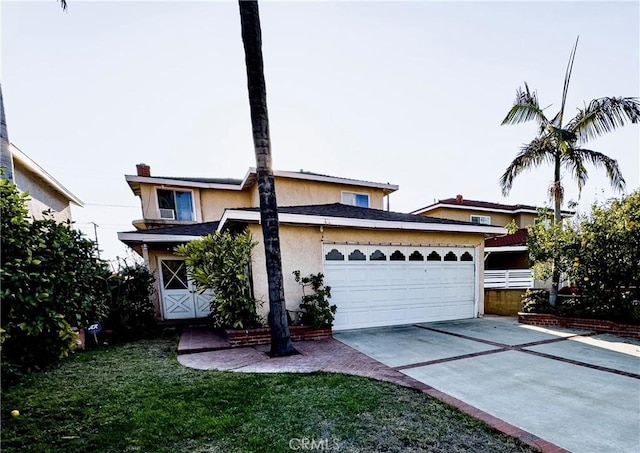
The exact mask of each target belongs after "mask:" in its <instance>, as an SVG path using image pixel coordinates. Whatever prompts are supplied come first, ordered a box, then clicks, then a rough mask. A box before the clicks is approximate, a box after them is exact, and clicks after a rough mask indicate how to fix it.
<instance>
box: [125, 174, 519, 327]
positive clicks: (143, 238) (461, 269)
mask: <svg viewBox="0 0 640 453" xmlns="http://www.w3.org/2000/svg"><path fill="white" fill-rule="evenodd" d="M137 169H138V171H137V175H135V176H126V180H127V182H128V183H129V186H130V187H131V189H132V191H133V193H134V194H135V195H137V196H138V197H140V200H141V203H142V213H143V218H142V219H140V220H135V221H134V222H133V223H134V225H135V226H136V227H137V228H138V230H137V231H129V232H122V233H118V238H119V239H120V240H121V241H122V242H124V243H125V244H127V245H129V246H130V247H131V248H133V249H134V250H136V251H137V252H138V253H139V254H140V255H142V256H143V257H144V260H145V261H146V262H147V263H148V265H149V267H150V269H151V270H152V271H153V272H154V274H155V275H156V280H157V287H158V288H157V289H158V295H159V297H158V299H157V304H156V306H157V315H158V318H159V319H162V320H174V319H189V318H197V317H203V316H206V315H207V314H208V312H209V307H208V297H210V295H201V294H198V293H197V292H195V291H194V288H193V284H192V282H191V281H190V280H189V278H188V275H187V272H186V268H185V265H184V260H182V259H181V258H179V257H177V256H176V255H175V254H174V253H173V249H174V248H175V246H176V245H178V244H181V243H184V242H187V241H189V240H192V239H197V238H200V237H201V236H203V235H206V234H208V233H213V232H214V231H224V230H226V229H231V228H233V229H237V228H247V229H248V230H249V231H250V232H251V234H252V236H253V238H254V240H256V241H257V242H259V243H260V244H259V245H258V246H257V247H256V248H255V249H254V252H253V267H252V275H253V282H252V283H253V290H254V293H255V295H256V298H257V299H259V300H263V301H264V302H265V304H264V305H263V307H262V314H263V315H266V310H268V289H267V278H266V269H265V259H264V246H263V244H262V243H261V242H262V229H261V226H260V212H259V208H258V205H259V202H258V190H257V183H256V175H255V171H254V170H253V169H250V170H249V172H248V173H247V174H246V176H245V177H244V178H243V179H209V178H179V177H157V176H152V175H151V172H150V169H149V167H148V166H146V165H143V164H141V165H138V166H137ZM274 177H275V184H276V189H277V194H278V195H277V196H278V204H279V208H278V211H279V220H280V242H281V251H282V265H283V277H284V286H285V297H286V303H287V308H288V309H289V310H295V309H297V308H298V306H299V303H300V299H301V296H302V291H301V288H300V286H299V285H298V284H297V283H296V282H295V280H294V277H293V275H292V273H293V271H295V270H300V271H301V272H302V274H303V275H307V274H311V273H318V272H322V273H323V274H324V275H325V283H326V284H327V285H329V286H331V288H332V291H331V292H332V296H333V297H332V299H331V302H332V303H334V304H336V305H337V306H338V311H337V314H336V319H335V323H334V329H336V330H341V329H352V328H363V327H374V326H386V325H398V324H407V323H414V322H427V321H437V320H445V319H460V318H472V317H475V316H478V315H479V314H482V313H483V300H484V299H483V297H484V294H483V286H482V279H483V268H484V266H483V260H482V257H483V253H484V251H483V247H484V239H485V238H486V237H487V236H491V235H499V234H504V233H506V230H505V229H504V228H502V227H496V226H491V225H476V224H472V223H470V222H461V221H456V220H446V219H434V218H427V217H419V216H414V215H411V214H401V213H395V212H388V211H385V210H383V205H384V198H385V197H388V196H389V194H391V193H393V192H395V191H396V190H397V189H398V187H397V186H395V185H392V184H384V183H376V182H368V181H360V180H355V179H348V178H339V177H333V176H326V175H319V174H315V173H309V172H304V171H300V172H285V171H275V172H274Z"/></svg>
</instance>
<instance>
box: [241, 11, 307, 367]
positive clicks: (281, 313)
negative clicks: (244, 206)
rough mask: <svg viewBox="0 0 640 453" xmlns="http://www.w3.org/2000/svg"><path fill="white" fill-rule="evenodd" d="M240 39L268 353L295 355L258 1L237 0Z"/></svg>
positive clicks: (273, 354)
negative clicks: (266, 296)
mask: <svg viewBox="0 0 640 453" xmlns="http://www.w3.org/2000/svg"><path fill="white" fill-rule="evenodd" d="M239 5H240V23H241V25H242V42H243V44H244V53H245V61H246V66H247V85H248V88H249V104H250V106H251V125H252V127H253V144H254V147H255V153H256V173H257V177H258V194H259V195H260V220H261V222H262V235H263V237H264V251H265V257H266V265H267V279H268V283H269V326H270V327H271V356H272V357H280V356H285V355H291V354H295V353H296V350H295V349H294V347H293V345H292V344H291V336H290V334H289V323H288V320H287V310H286V306H285V300H284V286H283V279H282V259H281V255H280V235H279V226H278V205H277V203H276V189H275V185H274V179H273V170H272V168H271V142H270V139H269V116H268V114H267V89H266V85H265V81H264V67H263V61H262V33H261V31H260V16H259V13H258V2H257V1H244V0H239Z"/></svg>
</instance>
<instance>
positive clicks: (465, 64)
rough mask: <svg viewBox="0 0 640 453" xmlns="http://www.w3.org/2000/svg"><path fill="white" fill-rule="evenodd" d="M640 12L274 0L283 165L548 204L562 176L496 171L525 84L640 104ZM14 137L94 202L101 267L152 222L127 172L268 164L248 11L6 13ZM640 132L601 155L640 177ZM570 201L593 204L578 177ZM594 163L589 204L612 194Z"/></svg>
mask: <svg viewBox="0 0 640 453" xmlns="http://www.w3.org/2000/svg"><path fill="white" fill-rule="evenodd" d="M639 5H640V4H639V3H638V2H585V1H582V2H517V1H512V2H474V3H466V2H428V1H423V2H418V1H415V2H388V3H387V2H338V1H334V2H306V1H305V2H281V1H265V2H261V4H260V11H261V20H262V29H263V30H262V31H263V45H264V49H263V51H264V60H265V76H266V81H267V96H268V107H269V115H270V122H271V136H272V152H273V162H274V168H276V169H280V170H300V169H304V170H308V171H314V172H319V173H325V174H330V175H335V176H344V177H352V178H357V179H364V180H371V181H379V182H390V183H393V184H398V185H399V186H400V190H399V191H398V192H397V193H395V194H393V195H392V196H391V209H392V210H397V211H403V212H407V211H411V210H414V209H417V208H420V207H423V206H425V205H428V204H430V203H432V202H433V201H434V199H442V198H448V197H453V196H455V195H457V194H462V195H463V196H464V197H465V198H468V199H476V200H486V201H495V202H505V203H528V204H538V205H540V204H544V203H545V202H546V201H547V198H546V190H547V187H548V185H549V183H550V181H551V179H552V169H551V168H549V167H542V168H540V169H538V170H536V171H534V172H531V173H526V174H523V175H522V176H520V177H519V178H518V179H517V180H516V182H515V185H514V188H513V190H512V192H511V194H510V196H509V197H507V198H503V197H502V195H501V193H500V189H499V187H498V183H497V181H498V178H499V177H500V175H501V174H502V173H503V172H504V170H505V168H506V167H507V165H508V164H509V163H510V161H511V160H512V159H513V158H514V157H515V155H516V153H517V151H518V149H519V147H520V146H521V145H522V144H523V143H525V142H528V141H530V140H531V139H532V138H533V137H534V135H535V126H534V125H533V124H530V125H520V126H500V122H501V121H502V119H503V118H504V116H505V115H506V113H507V111H508V110H509V108H510V107H511V105H512V103H513V100H514V98H515V93H516V89H517V88H518V87H519V86H521V85H522V84H523V82H524V81H527V82H528V84H529V86H530V87H531V88H533V89H536V90H537V91H538V96H539V99H540V103H541V104H543V105H545V106H546V105H550V104H552V106H551V107H550V110H551V111H553V109H555V108H557V106H558V105H559V102H560V96H561V93H562V83H563V77H564V71H565V68H566V64H567V60H568V57H569V53H570V50H571V47H572V45H573V43H574V42H575V39H576V36H578V35H580V43H579V46H578V51H577V56H576V61H575V65H574V70H573V76H572V80H571V87H570V90H569V97H568V101H567V114H568V115H571V116H573V115H572V114H573V113H574V112H575V109H576V108H578V107H581V106H582V105H583V102H588V101H589V100H591V99H593V98H597V97H603V96H639V95H640V7H639ZM1 25H2V34H1V37H2V48H1V50H2V59H1V62H2V75H1V80H2V88H3V94H4V99H5V109H6V115H7V124H8V128H9V138H10V139H11V141H12V142H13V143H14V144H16V145H17V146H18V147H19V148H21V149H22V150H23V151H24V152H26V153H27V154H28V155H29V156H30V157H32V158H33V159H34V160H35V161H36V162H38V163H39V164H40V165H42V166H43V167H44V168H46V169H47V171H49V173H51V174H52V175H53V176H54V177H55V178H57V179H58V180H59V181H60V182H62V184H64V185H65V186H66V187H67V188H69V189H70V190H71V191H72V192H73V193H75V194H76V195H77V196H78V197H79V198H80V199H82V200H83V201H84V202H85V203H86V204H87V205H86V206H85V207H84V208H83V209H75V210H74V219H75V220H76V222H77V224H78V227H79V228H81V229H82V230H83V231H86V232H87V234H88V235H89V236H90V237H93V226H92V225H91V224H89V222H95V223H97V224H98V225H100V227H99V228H98V235H99V241H100V246H101V248H102V249H103V250H104V256H106V257H107V258H113V257H115V256H116V255H119V256H124V255H125V254H126V251H125V250H126V249H125V247H124V246H122V245H121V244H119V242H118V241H117V238H116V233H117V232H118V231H126V230H131V229H132V228H133V227H132V226H131V223H130V222H131V220H133V219H136V218H139V217H141V212H140V207H139V201H138V199H137V198H136V197H134V195H133V194H132V193H131V191H130V189H129V187H128V186H127V184H126V182H125V180H124V175H125V174H132V173H134V172H135V164H137V163H141V162H144V163H147V164H149V165H150V166H151V170H152V174H154V175H162V176H166V175H172V176H203V177H236V178H240V177H242V176H243V175H244V174H245V172H246V170H247V168H248V167H250V166H254V165H255V159H254V155H253V144H252V140H251V125H250V117H249V105H248V98H247V92H246V75H245V67H244V55H243V50H242V42H241V38H240V20H239V14H238V6H237V3H236V2H230V1H223V2H212V1H200V2H182V1H181V2H177V1H174V2H151V1H145V2H129V1H118V2H88V1H74V0H70V1H69V9H68V12H66V13H64V12H62V11H61V10H60V8H59V6H58V5H57V4H56V2H55V1H53V0H49V1H44V2H28V1H27V2H25V1H20V2H13V1H3V2H2V5H1ZM639 132H640V130H639V126H638V125H630V126H626V127H624V128H622V129H620V130H618V131H616V132H614V133H612V134H609V135H607V136H604V137H602V138H600V139H598V140H595V141H593V142H592V143H590V144H589V147H590V148H591V149H595V150H597V151H601V152H604V153H605V154H607V155H609V156H610V157H613V158H615V159H617V160H618V162H619V165H620V168H621V170H622V172H623V175H624V177H625V179H626V180H627V191H631V190H634V189H636V188H638V187H639V186H640V163H639V154H640V139H639V135H640V133H639ZM564 182H565V186H566V193H567V197H566V198H567V199H568V200H569V199H573V200H577V199H578V193H577V188H576V184H575V182H574V181H572V180H571V179H570V178H569V177H567V178H565V181H564ZM612 195H613V193H612V192H611V190H610V188H609V185H608V183H607V181H606V178H605V175H604V172H603V171H602V170H598V169H593V168H590V179H589V182H588V183H587V185H586V187H585V188H584V190H583V193H582V197H581V199H580V207H581V208H582V209H587V208H588V206H589V205H590V204H591V202H593V201H594V200H595V199H600V200H602V199H605V198H607V197H610V196H612Z"/></svg>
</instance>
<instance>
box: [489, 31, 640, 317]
mask: <svg viewBox="0 0 640 453" xmlns="http://www.w3.org/2000/svg"><path fill="white" fill-rule="evenodd" d="M578 39H579V37H578ZM578 39H576V43H575V45H574V46H573V49H572V50H571V55H570V56H569V63H568V65H567V70H566V73H565V78H564V88H563V91H562V102H561V104H560V110H559V111H558V112H557V113H556V114H555V116H553V117H552V118H551V119H549V117H548V116H547V115H546V114H545V110H546V108H541V107H540V104H539V103H538V97H537V94H536V92H535V91H534V92H531V91H530V90H529V86H528V85H527V83H526V82H525V84H524V90H523V89H522V88H519V89H518V91H517V94H516V100H515V102H514V105H513V107H512V108H511V110H509V113H508V114H507V116H506V117H505V119H504V120H503V121H502V125H505V124H519V123H524V122H526V121H531V120H533V121H536V122H537V123H538V126H539V131H538V136H537V137H536V138H534V139H533V140H532V141H531V142H530V143H528V144H526V145H524V146H522V148H521V149H520V152H519V153H518V155H517V156H516V158H515V159H514V160H513V161H512V162H511V164H510V165H509V166H508V167H507V169H506V171H505V172H504V174H503V175H502V177H501V178H500V186H501V188H502V194H503V195H504V196H506V195H508V194H509V191H510V190H511V188H512V186H513V180H514V179H515V178H516V176H518V175H519V174H520V173H522V172H523V171H525V170H529V169H531V168H533V167H537V166H539V165H541V164H543V163H550V164H552V165H553V168H554V173H553V183H552V184H551V186H550V188H549V195H550V197H551V198H552V199H553V212H554V222H555V223H557V224H558V225H559V226H560V227H561V226H562V214H561V211H560V208H561V206H562V199H563V187H562V183H561V180H562V169H565V170H567V171H568V172H569V173H570V174H571V176H573V177H574V178H575V179H576V181H577V182H578V189H579V190H580V191H582V187H583V186H584V184H585V183H586V182H587V179H588V173H587V169H586V167H585V163H590V164H592V165H594V166H596V167H604V169H605V171H606V173H607V176H608V178H609V182H610V183H611V186H612V187H613V188H614V190H618V191H622V190H624V186H625V181H624V178H623V177H622V173H621V172H620V169H619V168H618V162H617V161H616V160H614V159H611V158H610V157H607V156H606V155H604V154H602V153H599V152H597V151H593V150H590V149H587V148H584V147H583V146H584V145H585V144H586V143H587V142H589V141H590V140H592V139H594V138H597V137H599V136H601V135H602V134H604V133H606V132H611V131H613V130H614V129H616V128H618V127H621V126H624V124H625V123H626V122H631V123H638V122H639V121H640V101H639V100H638V98H634V97H617V98H616V97H605V98H599V99H594V100H592V101H591V102H590V103H589V105H585V107H584V108H582V109H578V113H577V115H576V116H575V117H573V118H571V119H570V120H569V121H568V122H565V121H564V111H565V103H566V100H567V92H568V89H569V80H570V79H571V71H572V69H573V60H574V58H575V55H576V49H577V47H578ZM559 280H560V272H559V271H558V270H557V267H556V266H554V270H553V276H552V287H551V292H550V295H549V302H550V304H551V305H552V306H554V305H555V304H556V299H557V294H558V284H559Z"/></svg>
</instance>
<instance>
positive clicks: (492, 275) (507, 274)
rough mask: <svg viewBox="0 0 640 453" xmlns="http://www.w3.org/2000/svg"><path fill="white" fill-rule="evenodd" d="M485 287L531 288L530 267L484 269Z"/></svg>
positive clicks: (531, 274) (531, 275)
mask: <svg viewBox="0 0 640 453" xmlns="http://www.w3.org/2000/svg"><path fill="white" fill-rule="evenodd" d="M484 287H485V288H533V272H532V271H531V269H505V270H487V269H485V270H484Z"/></svg>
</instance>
